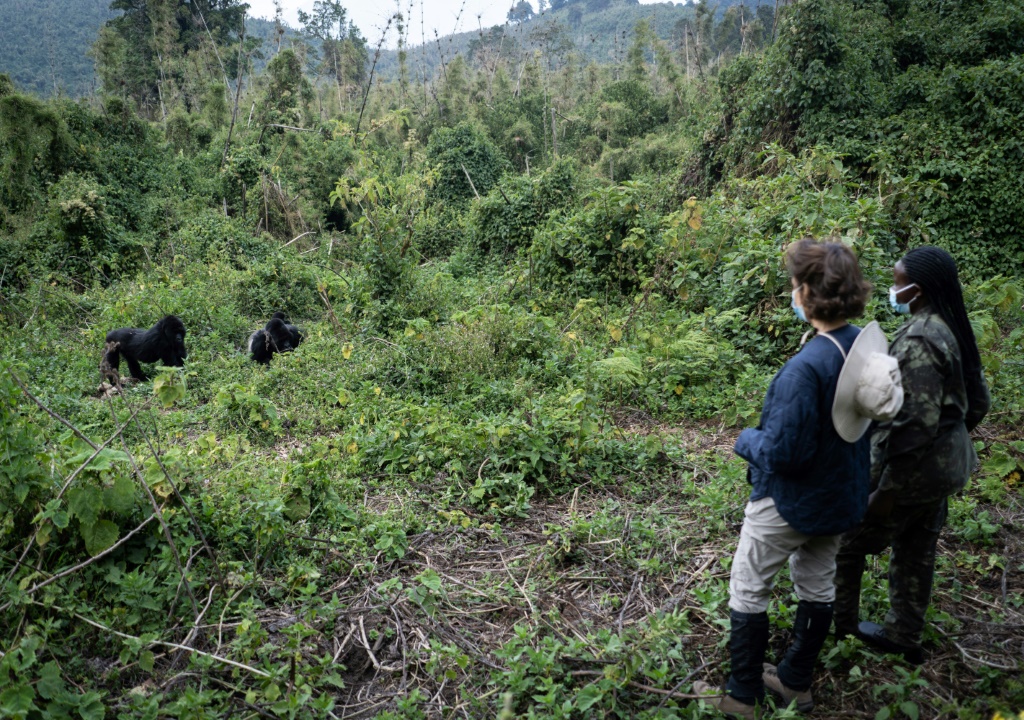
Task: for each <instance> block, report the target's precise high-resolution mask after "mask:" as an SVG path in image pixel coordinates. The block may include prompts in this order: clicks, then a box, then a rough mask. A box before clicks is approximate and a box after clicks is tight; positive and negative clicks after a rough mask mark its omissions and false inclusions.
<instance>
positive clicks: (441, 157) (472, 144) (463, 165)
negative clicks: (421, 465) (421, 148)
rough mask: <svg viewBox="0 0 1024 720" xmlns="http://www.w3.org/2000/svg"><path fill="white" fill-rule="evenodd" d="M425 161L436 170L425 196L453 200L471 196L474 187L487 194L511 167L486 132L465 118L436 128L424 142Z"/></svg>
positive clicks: (437, 200) (457, 202)
mask: <svg viewBox="0 0 1024 720" xmlns="http://www.w3.org/2000/svg"><path fill="white" fill-rule="evenodd" d="M427 162H428V163H430V165H431V166H432V167H433V168H434V170H435V171H436V173H437V176H436V180H435V182H434V184H433V186H432V187H431V188H430V190H429V191H428V194H427V199H428V200H430V201H431V202H441V203H454V204H461V203H465V201H467V200H469V199H470V198H472V197H473V196H474V193H473V188H474V187H475V188H476V191H477V193H479V194H480V195H481V196H484V195H486V194H487V193H488V192H490V190H491V188H492V187H494V185H495V184H496V183H497V182H498V179H499V178H500V177H501V175H502V174H503V173H504V172H505V171H506V170H508V169H509V167H510V166H509V162H508V160H506V159H505V157H504V156H503V155H502V154H501V151H500V150H498V148H497V147H495V145H494V143H493V142H491V140H490V139H489V138H488V137H487V135H486V134H485V133H483V132H482V131H480V130H478V129H477V128H476V126H474V125H472V124H470V123H468V122H464V123H460V124H458V125H456V126H455V127H452V128H446V127H441V128H438V129H437V130H435V131H434V132H433V133H432V134H431V135H430V140H429V142H428V143H427ZM467 172H468V173H469V178H467V177H466V173H467ZM470 179H471V180H472V185H470Z"/></svg>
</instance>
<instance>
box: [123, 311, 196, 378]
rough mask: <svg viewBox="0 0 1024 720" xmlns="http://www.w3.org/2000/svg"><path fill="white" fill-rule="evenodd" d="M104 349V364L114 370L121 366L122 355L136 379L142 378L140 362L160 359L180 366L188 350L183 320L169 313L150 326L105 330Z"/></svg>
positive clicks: (161, 361) (167, 364) (167, 363)
mask: <svg viewBox="0 0 1024 720" xmlns="http://www.w3.org/2000/svg"><path fill="white" fill-rule="evenodd" d="M107 343H108V344H107V349H106V350H105V351H104V354H105V357H104V363H103V366H105V367H106V368H109V369H111V370H113V371H117V370H118V369H119V368H120V367H121V356H122V355H124V359H125V360H127V361H128V369H129V370H130V371H131V374H132V377H133V378H135V379H136V380H145V379H146V373H144V372H142V367H141V366H140V365H139V363H140V362H144V363H155V362H160V363H162V364H163V365H166V366H168V367H182V366H183V365H184V364H185V358H187V357H188V351H187V350H186V349H185V324H184V323H183V322H182V321H181V319H180V318H177V317H175V316H174V315H168V316H166V317H164V318H162V319H161V320H159V321H158V322H157V324H156V325H154V326H153V327H151V328H150V329H149V330H143V329H140V328H119V329H117V330H111V331H110V332H108V333H107Z"/></svg>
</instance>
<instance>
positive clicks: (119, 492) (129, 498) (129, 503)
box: [103, 475, 135, 514]
mask: <svg viewBox="0 0 1024 720" xmlns="http://www.w3.org/2000/svg"><path fill="white" fill-rule="evenodd" d="M103 504H104V506H106V508H107V509H108V510H110V511H112V512H116V513H119V514H124V513H126V512H128V511H129V510H131V509H132V508H133V507H135V483H134V482H132V479H131V478H130V477H128V476H127V475H121V476H119V477H118V478H117V479H116V480H114V484H113V485H112V486H111V487H108V488H106V489H105V490H104V491H103Z"/></svg>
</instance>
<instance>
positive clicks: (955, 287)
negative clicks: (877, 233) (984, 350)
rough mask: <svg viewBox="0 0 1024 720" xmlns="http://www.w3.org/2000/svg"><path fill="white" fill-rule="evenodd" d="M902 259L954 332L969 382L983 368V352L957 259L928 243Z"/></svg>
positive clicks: (914, 280) (910, 274)
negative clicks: (975, 332)
mask: <svg viewBox="0 0 1024 720" xmlns="http://www.w3.org/2000/svg"><path fill="white" fill-rule="evenodd" d="M900 262H902V263H903V270H904V272H906V274H907V277H909V278H910V280H911V281H912V282H914V283H916V284H917V285H918V287H920V288H921V289H922V290H924V292H925V294H926V295H927V296H928V302H929V303H930V304H931V306H932V308H933V309H934V310H935V312H937V313H938V315H939V317H941V318H942V319H943V321H944V322H945V323H946V325H947V326H949V329H950V330H952V331H953V335H954V337H956V341H957V344H958V345H959V346H960V358H961V361H962V362H963V368H964V379H965V380H966V381H967V382H968V383H970V382H971V380H972V379H973V378H975V377H976V376H977V375H978V374H979V372H980V370H981V354H980V353H979V352H978V342H977V340H975V338H974V330H973V329H972V328H971V321H970V320H969V319H968V318H967V308H966V307H965V306H964V294H963V290H962V289H961V287H960V278H959V276H958V275H957V269H956V260H954V259H953V256H952V255H950V254H949V253H948V252H946V251H945V250H943V249H942V248H938V247H934V246H932V245H925V246H924V247H918V248H914V249H913V250H911V251H910V252H908V253H907V254H906V255H904V256H903V259H902V260H901V261H900Z"/></svg>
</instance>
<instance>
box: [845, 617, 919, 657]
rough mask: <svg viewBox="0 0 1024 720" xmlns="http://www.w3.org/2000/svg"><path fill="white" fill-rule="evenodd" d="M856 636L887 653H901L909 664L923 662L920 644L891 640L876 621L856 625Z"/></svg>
mask: <svg viewBox="0 0 1024 720" xmlns="http://www.w3.org/2000/svg"><path fill="white" fill-rule="evenodd" d="M857 637H859V638H860V639H861V640H863V641H864V642H866V643H868V644H869V645H874V646H875V647H876V648H879V649H880V650H884V651H885V652H887V653H892V654H893V655H902V656H903V659H904V660H906V661H907V662H908V663H910V664H911V665H920V664H921V663H923V662H924V652H923V651H922V650H921V646H920V645H903V644H901V643H898V642H896V641H895V640H892V639H891V638H890V637H889V635H888V634H887V633H886V632H885V628H884V627H883V626H881V625H879V624H878V623H873V622H869V621H864V622H862V623H861V624H860V625H858V626H857Z"/></svg>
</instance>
